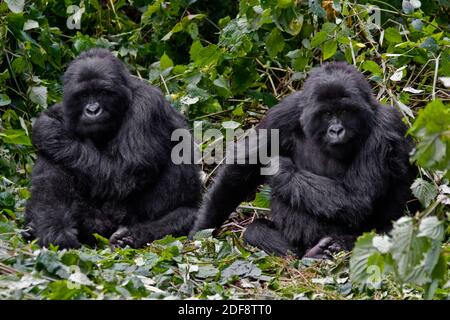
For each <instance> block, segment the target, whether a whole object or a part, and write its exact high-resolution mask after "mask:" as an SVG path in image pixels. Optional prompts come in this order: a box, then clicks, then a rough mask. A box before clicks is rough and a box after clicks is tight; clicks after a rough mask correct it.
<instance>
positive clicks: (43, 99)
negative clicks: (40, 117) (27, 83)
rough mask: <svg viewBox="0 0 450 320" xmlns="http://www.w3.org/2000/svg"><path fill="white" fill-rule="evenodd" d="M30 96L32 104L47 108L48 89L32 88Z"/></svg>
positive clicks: (42, 87) (41, 87)
mask: <svg viewBox="0 0 450 320" xmlns="http://www.w3.org/2000/svg"><path fill="white" fill-rule="evenodd" d="M28 96H29V98H30V100H31V101H32V102H34V103H36V104H38V105H40V106H43V107H47V87H44V86H35V87H31V88H30V92H29V94H28Z"/></svg>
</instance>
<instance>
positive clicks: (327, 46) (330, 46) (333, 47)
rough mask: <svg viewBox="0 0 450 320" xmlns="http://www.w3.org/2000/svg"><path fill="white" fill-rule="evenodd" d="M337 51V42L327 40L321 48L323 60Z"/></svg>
mask: <svg viewBox="0 0 450 320" xmlns="http://www.w3.org/2000/svg"><path fill="white" fill-rule="evenodd" d="M336 51H337V41H336V40H328V41H327V42H325V43H324V44H323V46H322V54H323V60H327V59H329V58H331V57H333V56H334V54H335V53H336Z"/></svg>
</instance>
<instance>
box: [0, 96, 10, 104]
mask: <svg viewBox="0 0 450 320" xmlns="http://www.w3.org/2000/svg"><path fill="white" fill-rule="evenodd" d="M10 103H11V99H10V98H9V97H8V95H7V94H6V93H2V94H0V107H3V106H7V105H8V104H10Z"/></svg>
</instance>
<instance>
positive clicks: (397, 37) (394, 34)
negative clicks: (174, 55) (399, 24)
mask: <svg viewBox="0 0 450 320" xmlns="http://www.w3.org/2000/svg"><path fill="white" fill-rule="evenodd" d="M384 37H385V38H386V40H387V41H389V42H391V43H393V44H396V43H400V42H402V36H401V34H400V32H399V31H398V30H397V29H395V28H393V27H389V28H387V29H386V30H385V31H384Z"/></svg>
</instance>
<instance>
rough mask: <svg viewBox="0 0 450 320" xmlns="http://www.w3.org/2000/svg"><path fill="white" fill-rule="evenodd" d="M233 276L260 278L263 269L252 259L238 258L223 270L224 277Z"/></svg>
mask: <svg viewBox="0 0 450 320" xmlns="http://www.w3.org/2000/svg"><path fill="white" fill-rule="evenodd" d="M233 276H239V278H246V277H251V278H255V279H258V278H259V277H260V276H261V269H259V268H258V267H257V266H255V265H254V264H253V263H252V262H251V261H242V260H236V261H234V262H233V263H232V264H231V265H230V266H228V267H227V268H225V269H224V270H223V271H222V278H224V279H228V278H231V277H233Z"/></svg>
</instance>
